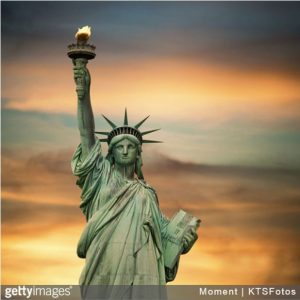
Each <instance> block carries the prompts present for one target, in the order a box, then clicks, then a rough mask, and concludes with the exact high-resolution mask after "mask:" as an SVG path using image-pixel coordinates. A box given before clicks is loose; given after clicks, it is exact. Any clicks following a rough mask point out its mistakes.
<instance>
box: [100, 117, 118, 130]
mask: <svg viewBox="0 0 300 300" xmlns="http://www.w3.org/2000/svg"><path fill="white" fill-rule="evenodd" d="M102 117H103V118H104V119H105V120H106V121H107V123H108V124H109V125H110V126H111V127H112V128H113V129H114V128H116V127H117V125H116V124H115V123H113V122H112V121H111V120H109V119H108V118H106V117H105V116H104V115H102Z"/></svg>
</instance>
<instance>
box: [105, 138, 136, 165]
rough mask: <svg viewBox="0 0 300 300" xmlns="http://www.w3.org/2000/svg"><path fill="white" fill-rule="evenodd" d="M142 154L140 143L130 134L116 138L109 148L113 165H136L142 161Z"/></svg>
mask: <svg viewBox="0 0 300 300" xmlns="http://www.w3.org/2000/svg"><path fill="white" fill-rule="evenodd" d="M141 153H142V147H141V144H140V141H139V140H138V139H137V138H136V137H135V136H133V135H130V134H121V135H118V136H115V137H114V138H113V139H112V140H111V142H110V144H109V147H108V156H109V158H110V161H111V163H112V164H118V165H123V166H128V165H133V164H136V162H137V160H138V159H141Z"/></svg>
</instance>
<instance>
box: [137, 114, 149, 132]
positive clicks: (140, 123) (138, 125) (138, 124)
mask: <svg viewBox="0 0 300 300" xmlns="http://www.w3.org/2000/svg"><path fill="white" fill-rule="evenodd" d="M149 117H150V115H149V116H148V117H146V118H145V119H143V120H142V121H140V122H139V123H137V124H136V125H135V126H134V128H135V129H138V128H139V127H140V126H141V125H142V124H143V123H144V122H145V121H146V120H147V119H148V118H149Z"/></svg>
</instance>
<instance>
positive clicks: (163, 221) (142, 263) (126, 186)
mask: <svg viewBox="0 0 300 300" xmlns="http://www.w3.org/2000/svg"><path fill="white" fill-rule="evenodd" d="M73 62H74V79H75V82H76V84H77V88H76V91H77V98H78V111H77V116H78V127H79V133H80V140H81V143H80V145H79V146H78V148H77V149H76V151H75V153H74V156H73V158H72V163H71V165H72V171H73V174H74V175H76V176H78V180H77V185H78V186H79V187H80V188H81V189H82V192H81V203H80V208H81V210H82V212H83V214H84V215H85V217H86V220H87V224H86V226H85V229H84V231H83V233H82V235H81V237H80V240H79V242H78V247H77V254H78V256H79V257H80V258H85V260H86V262H85V266H84V269H83V271H82V273H81V276H80V280H79V283H80V285H165V284H166V282H168V281H172V280H174V278H175V276H176V273H177V269H178V264H179V257H178V259H176V261H175V264H174V266H172V267H170V266H169V267H168V266H166V264H165V255H164V254H165V253H164V244H165V240H166V239H167V236H168V225H169V223H170V221H169V220H168V219H167V218H166V217H165V216H164V215H163V214H162V212H161V211H160V208H159V202H158V198H157V195H156V192H155V190H154V189H153V188H152V187H151V186H150V185H148V184H147V183H146V181H145V180H144V177H143V172H142V147H143V144H145V143H149V142H155V141H150V140H145V139H144V136H145V135H146V134H148V133H150V132H153V131H156V130H150V131H146V132H142V131H140V127H141V126H142V124H143V123H144V122H145V121H146V119H147V118H145V119H143V120H142V121H140V122H139V123H137V124H136V125H134V126H130V125H129V122H128V116H127V111H126V110H125V115H124V122H123V124H122V125H120V126H118V125H116V124H115V123H114V122H112V121H111V120H109V119H108V118H106V117H104V118H105V120H106V121H107V122H108V124H109V125H110V126H111V130H110V131H109V132H97V131H95V125H94V116H93V111H92V106H91V99H90V83H91V78H90V74H89V71H88V69H87V67H86V64H87V59H86V58H77V59H74V60H73ZM78 83H80V84H78ZM96 134H102V135H105V136H106V138H105V139H102V138H100V139H99V138H98V137H97V136H96ZM101 142H107V143H108V153H107V155H106V156H104V155H103V153H102V150H101ZM196 239H197V233H196V231H195V230H188V231H187V232H186V233H185V234H184V237H183V239H182V240H181V241H180V243H181V244H180V245H181V251H180V253H182V254H185V253H187V252H188V251H189V250H190V249H191V247H192V246H193V244H194V242H195V241H196Z"/></svg>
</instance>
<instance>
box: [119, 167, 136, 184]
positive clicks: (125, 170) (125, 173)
mask: <svg viewBox="0 0 300 300" xmlns="http://www.w3.org/2000/svg"><path fill="white" fill-rule="evenodd" d="M134 169H135V165H134V164H132V165H119V164H115V171H116V172H117V173H118V174H119V175H120V176H121V177H123V178H124V179H127V180H133V179H134Z"/></svg>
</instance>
